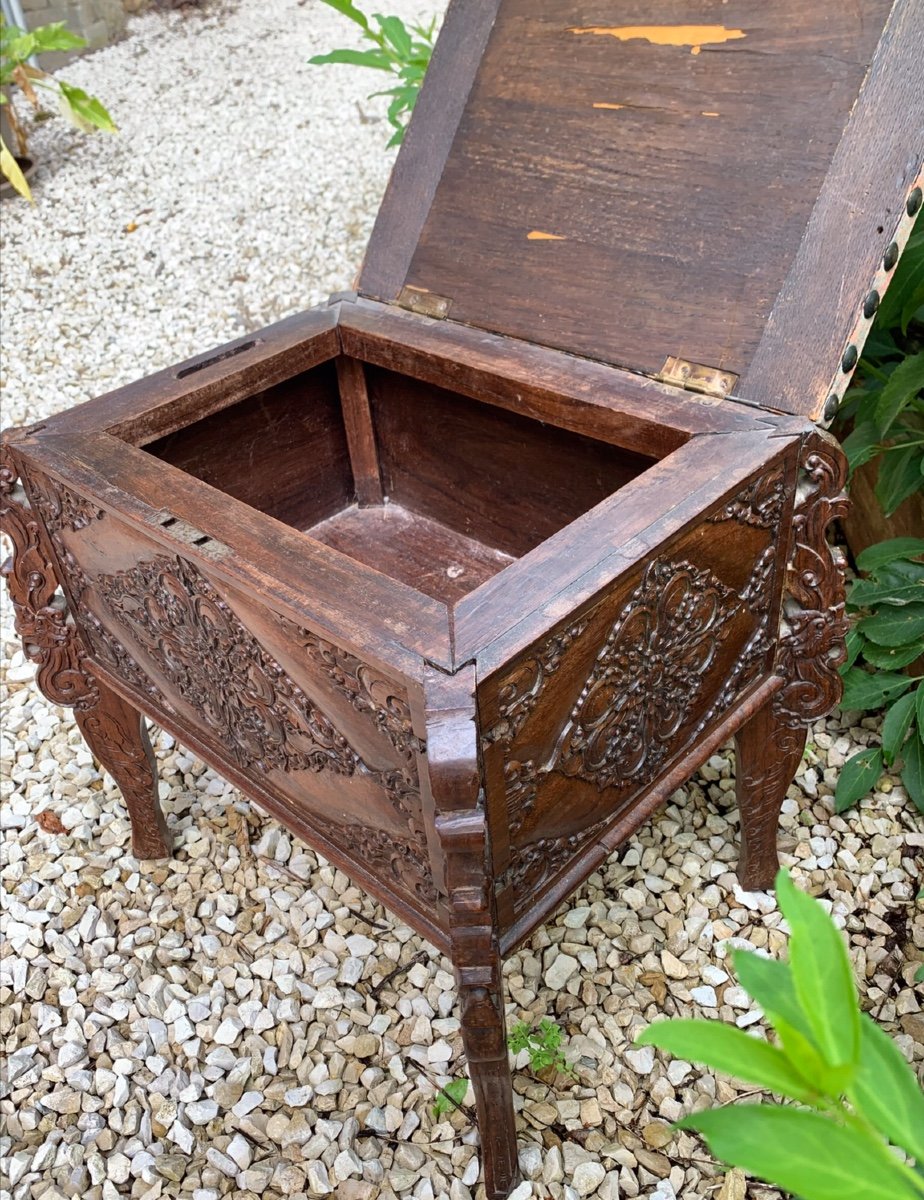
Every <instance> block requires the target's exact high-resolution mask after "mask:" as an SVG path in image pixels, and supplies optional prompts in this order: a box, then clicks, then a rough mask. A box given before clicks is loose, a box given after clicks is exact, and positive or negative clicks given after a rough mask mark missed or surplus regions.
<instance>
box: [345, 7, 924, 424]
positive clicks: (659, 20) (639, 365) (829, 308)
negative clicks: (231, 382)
mask: <svg viewBox="0 0 924 1200" xmlns="http://www.w3.org/2000/svg"><path fill="white" fill-rule="evenodd" d="M892 8H893V4H892V0H862V3H860V4H859V5H858V6H856V7H855V9H853V10H851V11H850V12H849V13H845V12H844V10H843V8H842V6H841V5H839V4H836V3H834V2H833V0H827V2H823V3H822V2H819V3H816V4H812V5H805V4H803V3H801V0H784V2H782V3H778V4H774V5H766V4H763V3H759V2H758V0H730V2H729V3H728V4H725V5H723V6H722V10H721V13H718V12H712V10H710V11H709V12H708V13H707V12H706V11H705V10H703V11H702V12H699V11H698V12H696V13H692V12H684V13H683V14H681V15H678V12H677V9H676V6H674V5H672V4H669V3H666V2H665V0H661V2H660V3H655V4H653V5H651V4H649V5H647V6H645V8H644V10H641V9H639V10H637V11H636V10H632V9H629V10H622V9H621V10H620V11H619V13H618V14H614V11H613V8H612V6H611V5H607V4H603V3H600V2H597V3H591V4H587V3H581V4H575V3H561V2H560V0H505V2H504V3H502V4H501V5H500V7H499V9H498V12H497V14H496V17H495V15H494V13H493V11H492V12H491V13H489V14H484V15H482V16H481V18H480V20H478V17H477V15H476V17H475V18H474V19H473V20H474V21H475V28H476V30H477V33H475V32H473V31H471V27H469V28H470V36H472V37H475V36H481V37H483V36H484V33H485V31H486V30H487V29H488V28H490V37H489V38H488V41H487V45H486V48H485V52H484V54H483V56H482V59H481V62H480V64H479V65H478V68H477V72H476V74H475V79H474V82H473V84H472V86H471V90H470V92H469V93H468V95H467V96H466V97H465V107H464V111H463V113H462V115H461V119H460V120H459V121H458V125H457V126H456V124H455V120H454V119H453V120H447V119H446V118H444V117H443V115H442V114H441V113H440V112H439V110H438V108H437V107H436V106H434V107H433V108H432V109H429V110H428V111H426V112H425V113H423V114H421V115H420V116H419V117H418V118H417V119H416V120H415V122H414V133H415V135H416V138H417V139H418V141H417V144H418V145H422V144H423V142H424V139H425V138H432V139H433V141H434V142H436V143H438V144H439V146H440V153H439V154H434V155H432V156H431V158H430V166H429V170H427V171H425V172H424V177H425V178H426V181H427V184H426V188H425V189H423V188H421V187H420V186H419V184H418V178H419V177H418V175H417V173H416V172H415V171H413V170H408V167H407V166H406V165H405V163H403V162H402V158H404V154H400V155H399V159H398V164H397V166H396V170H395V175H394V179H393V182H392V187H391V194H390V196H389V203H388V207H387V211H388V213H389V217H390V219H389V220H388V221H386V220H384V219H383V220H382V222H381V225H380V226H379V227H377V228H376V230H375V232H374V235H373V240H372V243H371V245H370V249H369V252H368V254H367V259H366V266H365V269H364V272H363V274H362V276H361V279H360V292H361V294H363V295H365V296H370V297H374V298H377V299H380V300H385V301H393V300H395V298H396V297H397V296H398V294H399V292H400V291H401V289H402V288H412V289H417V291H418V292H419V293H422V294H428V293H429V294H431V295H435V296H438V297H441V298H443V300H444V301H446V302H447V303H448V313H449V319H450V320H451V321H453V322H459V323H462V324H472V325H478V326H480V327H482V328H485V329H489V330H492V331H495V332H498V333H503V334H508V335H511V336H514V337H518V338H523V339H526V340H528V341H531V342H535V343H541V344H545V345H551V346H556V347H559V348H562V349H566V350H570V351H577V352H579V353H582V354H585V355H587V356H589V357H591V358H594V359H598V360H604V361H607V362H612V363H617V364H620V365H623V366H626V367H629V368H631V369H633V370H635V371H641V372H643V373H644V374H646V375H650V376H653V375H655V374H656V373H657V372H659V371H660V370H661V369H662V367H663V365H664V363H665V360H666V359H667V358H668V357H670V356H677V357H680V358H682V359H686V360H689V361H692V362H696V363H701V364H705V365H707V366H709V367H717V368H721V369H725V370H729V371H731V372H733V373H734V374H736V375H739V376H742V377H743V379H742V386H740V387H739V389H738V390H737V391H736V393H735V394H736V395H740V396H743V397H744V398H746V399H748V400H750V399H752V398H753V399H755V400H756V401H757V402H759V403H761V404H764V405H766V406H768V407H771V408H778V407H781V408H783V409H784V410H787V411H791V412H797V413H800V414H812V415H816V414H818V413H820V411H821V407H822V406H823V404H824V400H825V396H824V395H822V394H821V391H820V388H823V386H824V383H825V382H827V380H830V379H831V378H832V376H833V375H834V374H835V371H836V366H837V363H838V361H839V359H840V356H841V353H842V350H843V345H844V338H845V337H846V335H847V333H848V331H849V329H850V325H851V323H852V320H851V319H849V314H850V313H852V312H853V311H854V310H855V309H856V308H857V307H858V306H859V305H861V304H862V303H863V299H864V296H865V295H866V293H867V292H868V290H869V288H870V286H871V284H870V280H871V278H872V275H873V274H874V272H875V268H876V265H877V260H878V259H880V258H881V256H882V253H883V251H884V249H885V247H886V246H887V245H888V242H889V240H890V238H891V237H892V236H893V231H894V228H895V225H896V218H897V214H898V212H899V210H900V206H901V205H903V204H904V202H905V199H906V195H907V192H908V189H909V187H910V186H911V182H912V180H913V178H914V175H915V174H916V171H917V169H918V167H919V165H920V144H921V125H922V113H924V100H922V97H921V89H920V88H919V87H918V86H917V84H918V82H919V80H918V78H917V75H918V64H919V62H920V59H921V57H922V54H924V34H922V30H921V26H922V24H924V21H922V17H921V12H920V6H919V5H918V4H917V2H916V0H899V2H898V3H897V4H896V5H895V15H894V17H893V19H892V22H891V25H890V26H889V27H888V28H886V32H885V34H883V29H884V27H886V25H887V21H888V18H889V14H890V11H891V9H892ZM492 21H493V27H491V23H492ZM880 39H881V42H880ZM454 41H455V39H454ZM877 46H878V53H877ZM441 49H442V47H441ZM461 57H462V55H461V54H460V53H459V52H458V51H457V54H456V55H455V56H453V57H452V58H449V57H448V56H443V55H441V56H440V58H439V60H437V61H435V62H434V65H433V68H432V69H431V70H432V77H433V78H434V79H436V78H438V77H439V75H440V73H441V72H442V71H444V70H447V69H448V68H449V67H450V66H451V67H452V68H456V67H457V66H458V64H459V60H460V58H461ZM467 61H468V60H467V59H466V62H467ZM871 63H872V67H870V64H871ZM434 90H435V89H434ZM456 95H458V93H456ZM845 127H847V133H846V135H845V133H844V131H845ZM880 143H881V144H880ZM447 146H448V147H450V148H449V151H448V155H447V153H446V147H447ZM872 146H875V147H876V149H875V151H871V150H870V149H869V148H870V147H872ZM861 147H863V148H865V151H864V150H863V149H861ZM912 148H913V150H912V153H911V154H910V155H909V150H911V149H912ZM443 158H445V164H444V163H443ZM915 160H916V161H915ZM407 161H408V166H409V165H410V152H408V154H407ZM439 169H441V176H440V179H439V183H438V185H437V186H436V187H435V189H434V188H433V185H432V176H433V173H434V172H435V171H436V170H439ZM431 194H432V203H431V205H430V209H429V212H428V213H427V216H426V220H425V221H424V222H423V225H422V228H421V227H420V225H421V222H420V215H419V214H420V208H421V206H422V203H423V202H425V200H426V198H427V197H429V196H430V195H431ZM819 196H820V198H819ZM499 197H503V202H502V203H501V202H499V200H498V198H499ZM403 200H406V201H407V204H408V207H409V209H410V212H411V215H410V216H409V218H408V220H407V221H406V223H404V224H403V226H402V234H403V236H404V237H405V238H408V239H409V238H410V236H412V235H413V234H414V233H416V232H417V230H418V229H419V238H418V242H417V247H416V251H415V253H414V256H413V259H412V261H411V263H410V266H409V268H408V269H407V271H406V273H405V274H404V275H403V276H402V274H401V267H402V265H403V262H404V260H405V255H404V253H403V243H402V253H401V254H400V255H395V254H394V253H393V250H392V238H393V237H394V232H395V230H394V226H395V220H394V216H395V214H396V213H397V212H398V211H399V210H400V206H401V203H402V201H403ZM816 201H818V205H817V206H816ZM383 211H385V210H383ZM880 226H881V229H882V231H881V232H879V233H877V229H879V227H880ZM787 277H788V282H787ZM784 285H785V290H784V293H783V295H782V296H781V298H780V301H779V302H776V303H775V298H776V297H777V295H778V294H779V293H780V292H781V289H784ZM803 285H804V286H803ZM791 298H795V299H794V300H793V299H791ZM822 307H823V311H824V317H823V318H820V312H821V310H822ZM790 310H791V312H790ZM771 313H772V317H771ZM784 313H785V316H784ZM778 319H779V320H781V321H782V322H783V324H780V326H779V332H778V330H777V320H778ZM765 326H766V330H767V332H766V334H765ZM784 326H785V327H784ZM761 343H763V345H762V346H761V351H760V358H759V360H757V359H755V352H756V351H757V350H758V346H759V345H761ZM794 350H795V353H796V355H797V361H796V363H795V364H793V361H792V356H793V352H794ZM752 360H754V361H753V362H752ZM793 365H795V367H796V369H795V371H793V370H791V368H792V366H793Z"/></svg>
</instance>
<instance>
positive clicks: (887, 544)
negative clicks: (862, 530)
mask: <svg viewBox="0 0 924 1200" xmlns="http://www.w3.org/2000/svg"><path fill="white" fill-rule="evenodd" d="M922 554H924V538H913V537H900V538H889V539H888V540H887V541H884V542H875V543H874V544H873V545H872V546H867V548H866V549H865V550H863V551H862V552H861V553H860V554H858V555H857V567H858V569H859V570H861V571H875V570H876V569H877V568H878V567H884V566H885V565H886V564H887V563H890V562H894V560H895V559H896V558H916V557H918V556H919V555H922Z"/></svg>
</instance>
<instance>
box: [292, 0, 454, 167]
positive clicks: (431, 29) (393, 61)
mask: <svg viewBox="0 0 924 1200" xmlns="http://www.w3.org/2000/svg"><path fill="white" fill-rule="evenodd" d="M323 2H324V3H325V4H327V5H329V6H330V7H331V8H334V9H336V10H337V12H339V13H343V15H344V16H345V17H349V19H350V20H351V21H353V23H354V24H356V25H358V26H359V28H360V29H361V31H362V36H363V38H364V39H365V40H366V41H367V42H371V43H372V48H371V49H369V50H332V51H331V52H330V53H329V54H316V55H315V56H314V57H313V58H310V59H309V60H308V61H309V62H310V63H313V64H314V65H315V66H323V65H325V64H328V63H347V64H349V65H351V66H354V67H370V68H372V69H373V70H375V71H386V72H388V73H389V74H391V75H393V76H395V77H396V78H397V80H398V82H397V83H396V84H395V86H394V87H391V88H387V89H385V90H383V91H380V92H370V93H369V96H370V99H371V97H372V96H390V97H391V103H390V104H389V106H388V122H389V124H390V125H391V126H392V128H393V129H394V133H393V134H392V136H391V139H390V141H389V142H388V145H389V146H397V145H398V144H399V143H400V142H401V140H402V138H403V137H404V131H405V129H406V128H407V122H408V120H409V119H410V115H411V113H412V111H413V109H414V105H415V104H416V103H417V96H418V94H419V92H420V85H421V84H422V83H423V77H424V75H425V74H426V71H427V67H428V66H429V65H430V55H431V54H432V53H433V43H434V40H435V36H436V21H435V20H434V21H431V22H430V24H429V25H416V24H415V25H412V26H411V28H410V29H408V28H407V26H406V25H405V24H404V22H403V21H402V20H401V19H400V18H399V17H383V16H382V14H381V13H375V14H374V15H373V17H372V21H373V22H374V25H373V24H371V23H370V21H369V18H368V17H367V16H366V15H365V14H364V13H362V12H360V10H359V9H358V8H357V7H356V5H355V4H353V2H352V0H323Z"/></svg>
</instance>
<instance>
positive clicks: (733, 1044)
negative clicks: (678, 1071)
mask: <svg viewBox="0 0 924 1200" xmlns="http://www.w3.org/2000/svg"><path fill="white" fill-rule="evenodd" d="M635 1044H636V1045H637V1046H658V1047H660V1048H661V1049H662V1050H667V1051H668V1052H669V1053H671V1054H676V1055H678V1056H679V1057H680V1058H685V1059H689V1060H690V1061H691V1062H696V1063H702V1064H703V1065H704V1066H707V1067H712V1068H713V1070H715V1071H723V1072H724V1073H725V1074H726V1075H734V1076H736V1077H737V1078H738V1079H743V1080H744V1081H745V1083H753V1084H757V1085H758V1086H759V1087H763V1088H767V1089H768V1090H769V1091H772V1092H776V1093H777V1095H780V1096H788V1097H789V1099H791V1100H801V1101H802V1102H803V1103H805V1104H812V1103H814V1101H815V1099H816V1098H817V1095H818V1093H817V1092H816V1091H815V1090H814V1089H812V1088H811V1087H809V1086H807V1084H806V1081H805V1080H804V1079H803V1078H802V1076H801V1075H799V1074H798V1072H796V1071H795V1070H794V1069H793V1067H792V1065H791V1063H790V1061H789V1059H788V1058H787V1057H786V1055H785V1054H784V1053H783V1051H782V1050H780V1049H779V1048H778V1047H777V1046H771V1045H769V1044H768V1043H767V1042H763V1041H760V1040H759V1039H758V1038H755V1037H751V1036H750V1034H747V1033H745V1032H744V1030H742V1029H736V1028H735V1026H734V1025H723V1024H722V1022H721V1021H688V1020H676V1021H658V1022H657V1023H656V1024H654V1025H649V1026H648V1028H647V1029H645V1030H644V1031H643V1032H642V1033H641V1035H640V1036H639V1037H638V1038H636V1041H635Z"/></svg>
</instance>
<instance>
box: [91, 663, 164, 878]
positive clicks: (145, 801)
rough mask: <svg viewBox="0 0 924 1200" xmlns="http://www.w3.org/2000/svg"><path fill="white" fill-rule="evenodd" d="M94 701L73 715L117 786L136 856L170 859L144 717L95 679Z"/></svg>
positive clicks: (155, 765) (155, 771) (152, 753)
mask: <svg viewBox="0 0 924 1200" xmlns="http://www.w3.org/2000/svg"><path fill="white" fill-rule="evenodd" d="M96 686H97V689H98V691H99V700H98V702H97V703H96V704H94V705H93V707H92V708H89V709H82V708H78V709H77V710H76V711H75V713H74V716H75V717H76V718H77V724H78V725H79V726H80V732H81V733H82V734H83V736H84V738H85V740H86V743H87V745H88V746H89V747H90V749H91V750H92V751H93V753H94V754H95V755H96V757H97V758H98V759H99V761H100V762H101V763H102V765H103V766H104V767H105V768H106V770H107V771H108V772H109V774H110V775H111V776H112V778H113V779H114V780H115V781H116V783H117V784H118V786H119V790H120V791H121V793H122V799H123V800H124V801H125V806H126V808H127V809H128V812H129V816H130V817H131V821H132V853H133V854H134V856H135V858H169V856H170V855H171V854H172V852H173V842H172V838H171V836H170V833H169V831H168V829H167V822H166V821H165V820H164V814H163V813H162V812H161V808H160V801H159V799H158V795H157V764H156V763H155V761H154V751H153V750H152V749H151V743H150V741H149V739H148V731H147V727H146V725H145V721H144V717H143V716H142V715H141V713H140V712H138V710H137V709H136V708H133V707H132V706H131V705H130V704H129V703H128V702H127V701H125V700H123V699H122V697H121V696H119V695H118V694H117V693H116V692H114V691H112V690H111V689H110V688H108V687H106V685H105V684H103V683H100V682H99V681H98V680H97V684H96Z"/></svg>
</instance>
